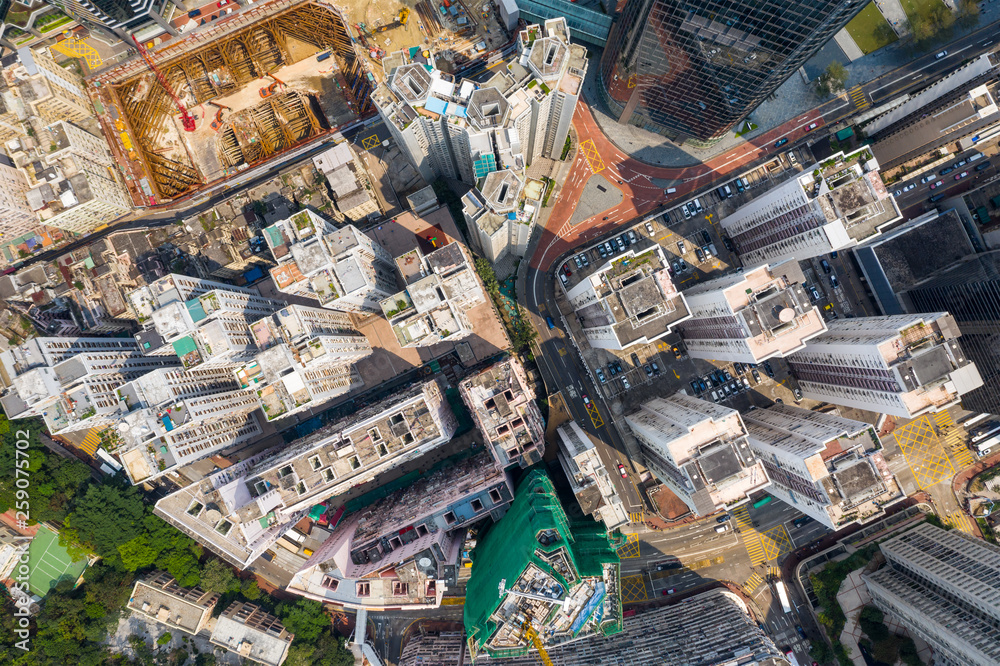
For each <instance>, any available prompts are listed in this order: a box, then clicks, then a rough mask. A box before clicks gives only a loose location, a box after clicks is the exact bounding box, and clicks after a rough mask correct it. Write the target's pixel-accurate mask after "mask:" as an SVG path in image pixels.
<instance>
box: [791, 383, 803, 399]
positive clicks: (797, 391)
mask: <svg viewBox="0 0 1000 666" xmlns="http://www.w3.org/2000/svg"><path fill="white" fill-rule="evenodd" d="M792 393H793V394H794V395H795V402H800V401H801V400H802V389H800V388H799V387H797V386H796V387H795V388H793V389H792Z"/></svg>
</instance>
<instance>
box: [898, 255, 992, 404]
mask: <svg viewBox="0 0 1000 666" xmlns="http://www.w3.org/2000/svg"><path fill="white" fill-rule="evenodd" d="M997 294H1000V251H993V252H985V253H983V254H974V255H971V256H969V257H967V258H965V259H963V260H961V261H959V262H957V263H955V264H954V265H952V266H950V267H948V268H943V269H941V270H940V271H938V272H937V273H936V274H934V275H933V276H931V277H929V278H928V279H926V280H924V281H923V282H921V283H920V284H918V285H916V286H915V287H913V288H911V289H909V290H908V291H907V292H906V293H905V294H903V295H902V297H901V299H900V300H901V301H903V303H904V307H905V309H906V310H907V311H908V312H923V311H928V312H933V311H934V310H938V309H947V311H948V313H949V314H950V315H951V316H952V317H953V318H954V319H955V321H956V322H958V330H959V332H958V333H956V335H958V334H961V336H962V337H961V339H960V343H959V344H960V345H961V347H962V349H963V350H964V351H965V353H966V354H967V355H968V357H969V360H970V361H972V362H973V363H975V366H976V368H977V369H978V370H979V373H980V375H982V380H983V385H982V386H980V387H979V388H975V389H973V390H972V391H970V392H969V393H967V394H966V395H963V396H962V406H963V407H965V408H966V409H970V410H975V411H978V412H984V413H991V414H1000V300H998V298H997Z"/></svg>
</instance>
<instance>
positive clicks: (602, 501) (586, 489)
mask: <svg viewBox="0 0 1000 666" xmlns="http://www.w3.org/2000/svg"><path fill="white" fill-rule="evenodd" d="M556 432H557V433H558V435H559V450H558V451H557V452H556V455H557V456H558V459H559V464H560V466H562V469H563V472H565V473H566V478H567V479H569V487H570V489H571V490H572V491H573V495H574V496H575V497H576V501H577V502H578V503H579V504H580V510H581V511H583V513H584V514H585V515H589V516H593V517H594V520H601V521H603V522H604V524H605V526H606V527H607V528H608V531H611V530H613V529H615V528H617V527H619V526H621V525H624V524H625V523H627V522H629V517H628V512H627V511H626V509H625V505H624V504H623V503H622V500H621V497H619V496H618V491H616V490H615V485H614V480H613V478H612V476H611V473H610V472H609V471H608V468H607V467H606V466H605V464H604V461H602V460H601V456H600V454H598V452H597V447H596V446H595V445H594V441H593V440H592V439H591V438H590V435H588V434H587V433H586V432H585V431H584V429H583V428H581V427H580V426H579V425H578V424H577V422H576V421H569V422H568V423H566V424H565V425H562V426H559V429H558V430H557V431H556Z"/></svg>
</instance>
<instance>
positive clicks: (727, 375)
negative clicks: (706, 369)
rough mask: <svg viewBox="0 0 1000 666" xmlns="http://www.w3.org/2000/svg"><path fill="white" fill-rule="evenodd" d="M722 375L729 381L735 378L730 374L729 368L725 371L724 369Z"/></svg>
mask: <svg viewBox="0 0 1000 666" xmlns="http://www.w3.org/2000/svg"><path fill="white" fill-rule="evenodd" d="M722 376H723V377H725V378H726V381H727V382H729V381H732V380H733V376H732V375H731V374H729V371H728V370H723V371H722Z"/></svg>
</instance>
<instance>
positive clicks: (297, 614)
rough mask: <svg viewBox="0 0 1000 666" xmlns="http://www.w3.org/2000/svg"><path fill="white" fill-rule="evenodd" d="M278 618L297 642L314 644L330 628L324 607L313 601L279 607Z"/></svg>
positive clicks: (285, 604)
mask: <svg viewBox="0 0 1000 666" xmlns="http://www.w3.org/2000/svg"><path fill="white" fill-rule="evenodd" d="M278 617H280V618H281V622H282V624H284V625H285V628H286V629H288V630H289V631H290V632H292V633H293V634H295V641H296V642H299V641H301V642H305V643H314V642H316V639H317V638H319V635H320V633H321V632H322V631H323V630H324V629H327V628H329V627H330V618H329V617H327V614H326V613H324V612H323V605H322V604H321V603H320V602H318V601H313V600H312V599H299V600H298V601H296V602H295V603H289V602H285V603H282V604H280V605H279V606H278Z"/></svg>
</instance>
